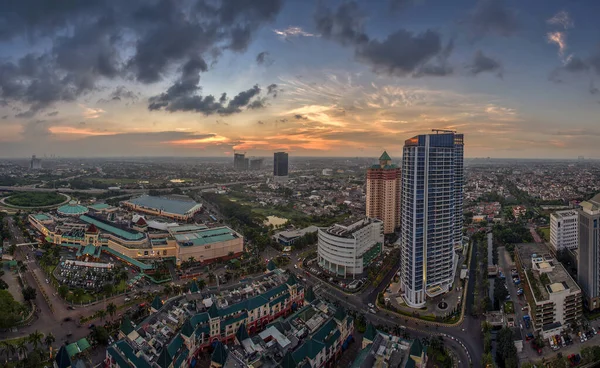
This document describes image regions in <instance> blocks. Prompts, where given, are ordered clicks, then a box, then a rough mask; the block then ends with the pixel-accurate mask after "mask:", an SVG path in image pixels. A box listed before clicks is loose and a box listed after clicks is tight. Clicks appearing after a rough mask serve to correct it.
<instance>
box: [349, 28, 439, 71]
mask: <svg viewBox="0 0 600 368" xmlns="http://www.w3.org/2000/svg"><path fill="white" fill-rule="evenodd" d="M441 50H442V42H441V37H440V34H439V33H437V32H435V31H432V30H427V31H425V32H423V33H420V34H413V33H411V32H409V31H407V30H403V29H401V30H398V31H396V32H394V33H392V34H390V35H389V36H388V37H387V38H386V39H385V40H383V41H379V40H371V41H369V43H368V44H366V45H365V46H364V47H360V48H358V49H357V52H356V55H357V58H358V60H360V61H362V62H364V63H365V64H368V65H370V66H371V67H372V69H373V71H375V72H376V73H380V74H388V75H396V76H405V75H407V74H409V73H411V72H413V71H414V70H415V69H417V68H419V67H421V66H423V65H425V63H427V62H428V61H429V60H431V59H432V58H433V57H434V56H436V55H437V54H439V52H440V51H441Z"/></svg>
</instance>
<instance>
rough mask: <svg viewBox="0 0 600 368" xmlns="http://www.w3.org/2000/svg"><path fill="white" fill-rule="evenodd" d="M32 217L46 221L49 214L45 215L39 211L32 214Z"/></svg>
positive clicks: (48, 218)
mask: <svg viewBox="0 0 600 368" xmlns="http://www.w3.org/2000/svg"><path fill="white" fill-rule="evenodd" d="M33 218H34V219H36V220H39V221H46V220H50V216H48V215H45V214H43V213H39V214H37V215H33Z"/></svg>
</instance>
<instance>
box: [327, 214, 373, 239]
mask: <svg viewBox="0 0 600 368" xmlns="http://www.w3.org/2000/svg"><path fill="white" fill-rule="evenodd" d="M374 222H381V221H380V220H377V219H371V218H368V217H366V218H359V219H357V218H351V219H346V220H345V221H344V222H342V223H339V224H335V225H332V226H330V227H329V228H327V230H326V231H327V233H329V234H331V235H335V236H339V237H341V238H352V234H353V233H354V232H356V231H358V230H360V229H362V228H363V227H365V226H367V225H370V224H372V223H374Z"/></svg>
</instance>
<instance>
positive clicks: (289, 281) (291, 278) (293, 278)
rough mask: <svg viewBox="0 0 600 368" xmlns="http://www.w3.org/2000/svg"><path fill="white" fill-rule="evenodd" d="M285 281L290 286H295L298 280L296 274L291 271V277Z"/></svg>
mask: <svg viewBox="0 0 600 368" xmlns="http://www.w3.org/2000/svg"><path fill="white" fill-rule="evenodd" d="M285 283H286V284H288V285H290V286H294V285H296V284H297V283H298V280H296V276H294V274H293V273H290V277H288V279H287V281H286V282H285Z"/></svg>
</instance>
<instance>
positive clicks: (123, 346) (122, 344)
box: [115, 340, 151, 368]
mask: <svg viewBox="0 0 600 368" xmlns="http://www.w3.org/2000/svg"><path fill="white" fill-rule="evenodd" d="M115 347H116V348H118V349H119V350H120V351H121V352H122V353H123V355H124V356H125V358H126V359H127V360H128V361H130V362H131V363H133V366H134V367H136V368H151V366H150V364H149V363H148V362H147V361H146V359H144V358H142V357H139V356H137V355H136V354H135V351H134V350H133V348H132V347H131V345H129V344H128V343H127V341H125V340H120V341H117V342H116V343H115ZM126 367H130V365H129V364H128V365H127V366H126Z"/></svg>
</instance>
